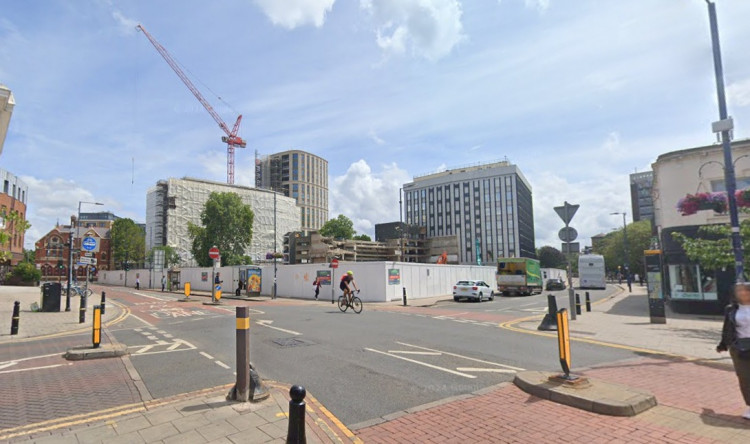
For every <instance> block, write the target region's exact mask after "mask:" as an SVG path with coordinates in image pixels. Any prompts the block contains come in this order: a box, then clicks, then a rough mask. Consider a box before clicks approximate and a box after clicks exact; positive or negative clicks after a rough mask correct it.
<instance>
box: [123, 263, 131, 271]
mask: <svg viewBox="0 0 750 444" xmlns="http://www.w3.org/2000/svg"><path fill="white" fill-rule="evenodd" d="M124 268H125V271H128V270H130V264H129V263H128V262H127V261H125V265H124Z"/></svg>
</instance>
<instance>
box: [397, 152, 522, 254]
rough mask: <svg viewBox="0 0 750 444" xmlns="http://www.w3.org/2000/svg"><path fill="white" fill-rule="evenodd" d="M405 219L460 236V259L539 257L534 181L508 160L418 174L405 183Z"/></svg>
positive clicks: (428, 232)
mask: <svg viewBox="0 0 750 444" xmlns="http://www.w3.org/2000/svg"><path fill="white" fill-rule="evenodd" d="M403 191H404V214H405V215H406V223H407V224H414V225H419V226H422V227H424V228H425V232H426V236H427V237H428V238H430V237H437V236H458V241H459V260H458V261H459V263H460V264H472V263H473V264H476V263H477V262H480V261H481V263H483V264H492V263H495V262H496V261H497V258H498V257H531V258H534V257H536V248H535V246H534V212H533V205H532V194H531V185H530V184H529V182H528V181H527V180H526V178H525V177H524V176H523V174H522V173H521V170H520V169H519V168H518V167H517V166H516V165H513V164H511V163H509V162H507V161H505V162H493V163H486V164H480V165H473V166H468V167H463V168H454V169H450V170H447V171H441V172H437V173H433V174H428V175H426V176H421V177H415V178H414V181H413V182H411V183H407V184H405V185H404V188H403Z"/></svg>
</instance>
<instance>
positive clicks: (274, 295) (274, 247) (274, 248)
mask: <svg viewBox="0 0 750 444" xmlns="http://www.w3.org/2000/svg"><path fill="white" fill-rule="evenodd" d="M276 248H277V246H276V190H273V299H276ZM331 285H333V284H331Z"/></svg>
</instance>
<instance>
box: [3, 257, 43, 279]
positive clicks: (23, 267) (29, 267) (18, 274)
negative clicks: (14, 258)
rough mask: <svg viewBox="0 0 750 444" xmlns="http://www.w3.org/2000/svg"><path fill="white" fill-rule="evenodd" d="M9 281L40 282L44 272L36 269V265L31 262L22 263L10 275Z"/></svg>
mask: <svg viewBox="0 0 750 444" xmlns="http://www.w3.org/2000/svg"><path fill="white" fill-rule="evenodd" d="M7 279H8V280H9V281H10V282H17V283H32V282H39V280H40V279H42V272H41V271H39V270H38V269H37V268H36V265H34V264H32V263H29V262H21V263H19V264H18V265H16V266H15V267H13V270H12V271H11V272H10V273H8V276H7Z"/></svg>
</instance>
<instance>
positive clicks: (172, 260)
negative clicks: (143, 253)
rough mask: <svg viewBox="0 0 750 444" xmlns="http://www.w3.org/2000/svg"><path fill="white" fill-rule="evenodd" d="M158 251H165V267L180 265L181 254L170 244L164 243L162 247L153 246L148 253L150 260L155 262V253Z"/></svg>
mask: <svg viewBox="0 0 750 444" xmlns="http://www.w3.org/2000/svg"><path fill="white" fill-rule="evenodd" d="M157 251H163V252H164V267H165V268H170V267H172V266H173V265H178V264H179V263H180V254H179V253H177V251H176V250H175V249H174V248H172V247H171V246H169V245H162V246H160V247H154V248H152V249H151V251H149V253H148V260H149V262H151V263H154V253H155V252H157Z"/></svg>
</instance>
